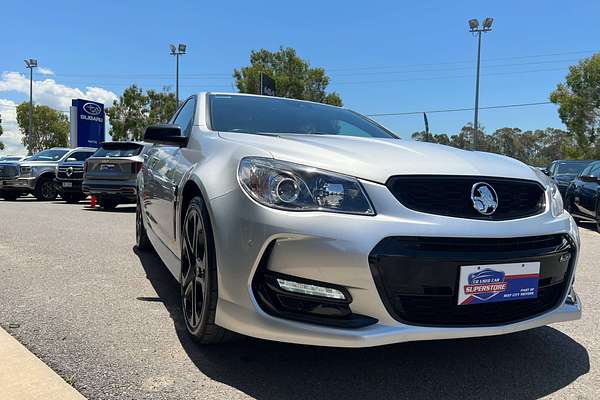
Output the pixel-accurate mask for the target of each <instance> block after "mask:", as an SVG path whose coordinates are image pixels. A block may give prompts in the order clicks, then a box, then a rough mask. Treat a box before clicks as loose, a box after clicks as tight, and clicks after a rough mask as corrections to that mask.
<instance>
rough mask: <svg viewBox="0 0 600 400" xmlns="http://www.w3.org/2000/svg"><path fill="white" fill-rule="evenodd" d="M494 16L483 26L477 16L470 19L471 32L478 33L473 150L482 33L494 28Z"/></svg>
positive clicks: (475, 141)
mask: <svg viewBox="0 0 600 400" xmlns="http://www.w3.org/2000/svg"><path fill="white" fill-rule="evenodd" d="M493 23H494V18H491V17H487V18H486V19H485V20H484V21H483V25H482V26H481V28H480V27H479V21H478V20H477V19H475V18H473V19H470V20H469V32H472V33H476V34H477V79H476V81H475V117H474V119H473V130H474V131H473V150H477V131H478V129H479V69H480V56H481V34H482V33H483V32H489V31H491V30H492V24H493Z"/></svg>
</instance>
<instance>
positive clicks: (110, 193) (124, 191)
mask: <svg viewBox="0 0 600 400" xmlns="http://www.w3.org/2000/svg"><path fill="white" fill-rule="evenodd" d="M144 148H145V146H144V143H138V142H104V143H102V147H100V148H99V149H98V151H97V152H96V153H94V154H93V155H92V156H91V157H90V158H88V159H87V161H86V162H85V167H84V175H83V185H82V190H83V193H85V194H86V195H92V196H96V198H97V199H98V204H99V205H100V207H102V208H104V209H105V210H112V209H114V208H115V207H117V205H119V204H126V203H130V204H133V203H135V202H136V193H137V190H136V176H137V173H138V172H139V171H140V169H141V168H142V164H143V162H144V159H143V154H144Z"/></svg>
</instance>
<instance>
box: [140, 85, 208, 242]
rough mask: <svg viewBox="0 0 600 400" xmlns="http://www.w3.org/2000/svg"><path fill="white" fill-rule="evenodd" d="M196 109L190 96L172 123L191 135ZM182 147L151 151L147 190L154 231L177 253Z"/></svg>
mask: <svg viewBox="0 0 600 400" xmlns="http://www.w3.org/2000/svg"><path fill="white" fill-rule="evenodd" d="M195 111H196V97H195V96H192V97H190V98H189V99H187V100H186V101H185V102H184V104H183V105H182V106H181V107H180V108H179V110H178V111H177V113H176V115H175V116H174V118H173V119H172V121H171V123H173V124H174V125H178V126H180V127H181V132H182V134H183V135H185V136H189V135H190V133H191V130H192V126H193V122H194V117H195ZM180 151H181V149H180V148H179V147H178V146H171V145H164V144H156V145H154V146H153V147H152V148H151V149H150V151H149V152H148V161H147V168H146V173H145V175H144V192H145V204H146V211H147V213H148V217H149V218H148V219H149V221H150V227H151V229H152V231H153V232H154V233H155V234H156V235H157V236H158V237H159V239H160V240H161V241H162V242H163V243H164V244H165V245H166V246H167V247H169V248H170V249H171V251H173V252H174V253H176V251H175V250H176V246H175V225H174V222H175V207H176V196H177V188H178V186H179V183H180V180H181V174H179V173H178V171H179V170H180V168H178V166H177V163H178V160H179V159H180V157H179V153H180Z"/></svg>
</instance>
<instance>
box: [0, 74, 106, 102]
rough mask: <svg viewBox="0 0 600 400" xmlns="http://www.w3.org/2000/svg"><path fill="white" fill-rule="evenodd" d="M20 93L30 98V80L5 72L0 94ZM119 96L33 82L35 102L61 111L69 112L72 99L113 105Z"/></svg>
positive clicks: (46, 81) (94, 89) (49, 81)
mask: <svg viewBox="0 0 600 400" xmlns="http://www.w3.org/2000/svg"><path fill="white" fill-rule="evenodd" d="M11 91H13V92H18V93H23V94H25V95H27V96H29V79H28V78H26V77H25V76H24V75H23V74H21V73H18V72H4V73H2V79H0V92H11ZM116 98H117V95H116V94H115V93H113V92H111V91H110V90H106V89H103V88H100V87H95V86H88V87H86V88H85V91H84V90H81V89H79V88H73V87H69V86H65V85H63V84H60V83H57V82H56V81H55V80H54V79H44V80H40V81H35V80H34V81H33V101H34V103H36V104H45V105H47V106H49V107H52V108H55V109H57V110H61V111H68V110H69V107H70V106H71V100H72V99H86V100H93V101H98V102H100V103H104V104H106V105H111V104H112V102H113V101H114V100H115V99H116Z"/></svg>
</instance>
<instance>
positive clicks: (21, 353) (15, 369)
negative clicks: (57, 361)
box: [0, 328, 85, 400]
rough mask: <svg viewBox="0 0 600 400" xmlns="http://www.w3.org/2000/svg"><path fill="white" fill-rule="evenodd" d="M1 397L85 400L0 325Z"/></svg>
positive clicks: (32, 399)
mask: <svg viewBox="0 0 600 400" xmlns="http://www.w3.org/2000/svg"><path fill="white" fill-rule="evenodd" d="M0 393H1V394H0V397H2V398H4V397H3V396H8V397H6V398H7V399H11V400H30V399H31V400H34V399H35V400H39V399H44V400H59V399H60V400H71V399H73V400H85V397H83V396H82V395H81V394H80V393H79V392H78V391H77V390H75V389H74V388H73V387H71V386H70V385H69V384H68V383H67V382H65V381H64V380H63V379H62V378H61V377H60V376H58V374H56V372H54V371H52V370H51V369H50V367H48V366H47V365H46V364H44V363H43V362H42V361H41V360H40V359H39V358H37V357H36V356H35V355H34V354H33V353H31V352H30V351H29V350H27V349H26V348H25V347H24V346H23V345H22V344H21V343H19V342H18V341H17V340H16V339H15V338H13V337H12V336H10V335H9V334H8V332H6V331H5V330H4V329H2V328H0Z"/></svg>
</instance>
